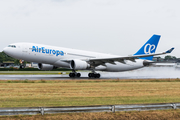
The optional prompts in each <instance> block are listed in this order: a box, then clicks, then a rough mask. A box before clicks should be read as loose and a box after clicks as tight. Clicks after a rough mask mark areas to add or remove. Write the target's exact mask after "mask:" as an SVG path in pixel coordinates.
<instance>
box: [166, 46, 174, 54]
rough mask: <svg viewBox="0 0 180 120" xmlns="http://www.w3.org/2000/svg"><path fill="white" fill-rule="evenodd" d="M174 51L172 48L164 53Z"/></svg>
mask: <svg viewBox="0 0 180 120" xmlns="http://www.w3.org/2000/svg"><path fill="white" fill-rule="evenodd" d="M173 50H174V47H173V48H171V49H169V50H168V51H166V52H165V53H171V52H172V51H173Z"/></svg>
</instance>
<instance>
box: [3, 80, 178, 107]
mask: <svg viewBox="0 0 180 120" xmlns="http://www.w3.org/2000/svg"><path fill="white" fill-rule="evenodd" d="M161 80H162V81H161ZM179 81H180V80H179V79H159V80H158V81H157V80H156V79H148V80H144V81H143V80H118V79H115V80H113V79H112V80H93V79H92V80H34V81H33V80H22V81H21V80H4V81H3V80H1V81H0V96H1V97H0V107H37V106H82V105H112V104H142V103H167V102H168V103H174V102H179V101H180V87H179V86H180V82H179Z"/></svg>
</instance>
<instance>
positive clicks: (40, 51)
mask: <svg viewBox="0 0 180 120" xmlns="http://www.w3.org/2000/svg"><path fill="white" fill-rule="evenodd" d="M11 45H14V46H15V47H12V46H10V47H6V48H4V52H5V53H6V54H8V55H9V56H11V57H14V58H16V59H22V60H25V61H28V62H36V63H44V64H50V65H54V66H57V67H64V68H70V64H69V63H68V62H65V60H74V59H78V60H84V61H88V60H89V59H90V58H113V57H120V56H117V55H110V54H103V53H97V52H89V51H84V50H76V49H69V48H63V47H55V46H49V45H43V44H35V43H14V44H11ZM143 61H144V60H142V59H136V62H133V61H130V60H126V61H125V62H126V63H122V62H114V63H113V64H112V63H108V62H107V63H105V64H104V65H100V66H97V67H96V68H95V70H101V71H112V72H118V71H128V70H133V69H138V68H141V67H144V65H143Z"/></svg>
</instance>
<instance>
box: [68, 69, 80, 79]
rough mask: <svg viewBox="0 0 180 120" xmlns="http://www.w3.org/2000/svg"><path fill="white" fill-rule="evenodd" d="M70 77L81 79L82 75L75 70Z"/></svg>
mask: <svg viewBox="0 0 180 120" xmlns="http://www.w3.org/2000/svg"><path fill="white" fill-rule="evenodd" d="M69 77H71V78H73V77H81V73H77V72H76V71H75V70H73V71H72V72H71V73H69Z"/></svg>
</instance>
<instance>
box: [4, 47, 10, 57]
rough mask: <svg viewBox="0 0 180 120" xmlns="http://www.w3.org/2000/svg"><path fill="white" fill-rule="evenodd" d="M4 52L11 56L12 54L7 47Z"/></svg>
mask: <svg viewBox="0 0 180 120" xmlns="http://www.w3.org/2000/svg"><path fill="white" fill-rule="evenodd" d="M3 52H4V53H6V54H7V55H10V54H11V51H10V49H9V48H8V47H5V48H4V49H3Z"/></svg>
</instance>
